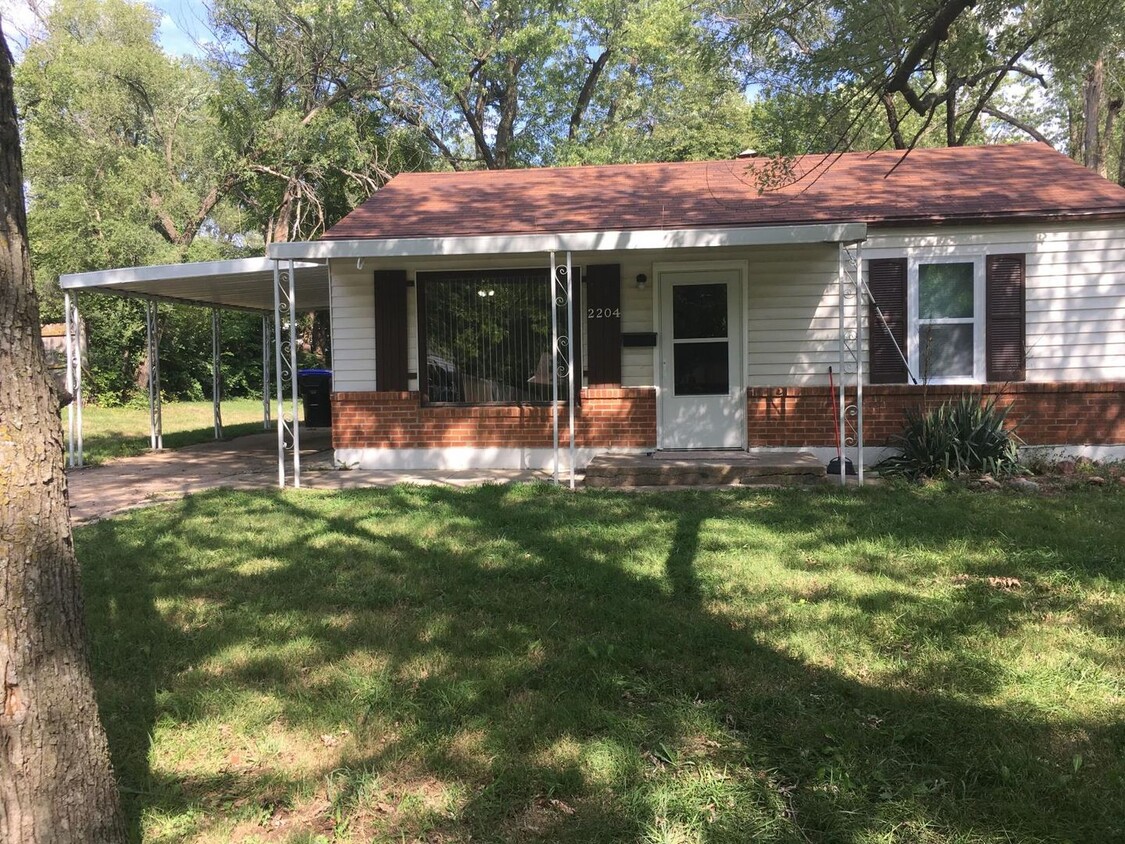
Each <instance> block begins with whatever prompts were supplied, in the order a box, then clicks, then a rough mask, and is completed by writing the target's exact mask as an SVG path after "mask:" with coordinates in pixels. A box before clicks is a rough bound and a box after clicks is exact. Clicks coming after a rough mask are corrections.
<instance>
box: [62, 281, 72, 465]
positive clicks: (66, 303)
mask: <svg viewBox="0 0 1125 844" xmlns="http://www.w3.org/2000/svg"><path fill="white" fill-rule="evenodd" d="M63 320H64V325H65V326H66V392H67V393H68V394H69V395H70V401H69V402H67V405H66V465H67V466H69V467H70V468H71V469H73V468H74V344H73V342H72V340H71V336H70V329H71V319H70V293H69V292H64V293H63Z"/></svg>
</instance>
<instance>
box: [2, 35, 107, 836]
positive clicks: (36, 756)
mask: <svg viewBox="0 0 1125 844" xmlns="http://www.w3.org/2000/svg"><path fill="white" fill-rule="evenodd" d="M11 70H12V58H11V55H10V54H9V52H8V48H7V45H6V43H5V42H4V38H3V33H2V32H0V373H2V376H0V466H2V467H3V470H2V471H0V681H2V683H3V687H2V697H0V841H3V842H5V844H71V842H73V844H79V842H83V844H84V843H85V842H96V843H97V844H102V843H103V842H104V843H105V844H111V843H112V844H116V843H117V842H123V841H124V840H125V827H124V823H123V821H122V818H121V810H120V802H119V799H118V794H117V786H116V784H115V782H114V779H113V772H112V770H111V768H110V763H109V748H108V745H107V743H106V738H105V732H104V731H103V730H102V726H101V722H100V721H99V719H98V709H97V703H96V701H95V698H94V688H93V684H92V682H91V679H90V670H89V655H88V647H87V643H86V631H85V620H84V616H83V608H82V597H81V592H80V590H79V576H78V563H77V561H76V560H75V557H74V546H73V544H72V541H71V535H70V516H69V513H68V510H67V496H66V476H65V474H64V472H63V463H62V426H61V425H60V422H59V415H58V408H59V397H58V396H57V395H56V393H55V390H54V388H53V386H52V385H51V382H50V380H49V378H48V375H47V365H46V359H45V357H44V354H43V343H42V339H41V337H40V333H39V313H38V305H37V303H36V300H35V293H34V288H33V287H32V283H31V269H30V266H29V264H28V247H27V219H26V215H25V212H24V197H23V166H22V161H21V157H20V146H19V133H18V129H17V123H16V109H15V102H14V100H13V96H12V74H11Z"/></svg>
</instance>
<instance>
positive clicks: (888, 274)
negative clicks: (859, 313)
mask: <svg viewBox="0 0 1125 844" xmlns="http://www.w3.org/2000/svg"><path fill="white" fill-rule="evenodd" d="M867 287H868V288H869V289H870V290H871V296H872V298H874V300H875V304H877V305H878V306H879V310H880V311H882V312H883V317H884V318H885V319H886V320H887V328H889V329H890V333H891V335H893V337H894V341H897V342H898V349H902V351H903V353H904V354H905V352H906V259H905V258H887V259H881V260H875V261H868V263H867ZM867 332H868V333H867V338H868V348H869V349H870V369H871V372H870V381H871V383H872V384H905V383H906V376H907V373H906V364H904V363H903V362H902V358H901V357H900V356H899V353H898V349H896V348H895V343H894V341H892V340H891V337H890V336H888V335H887V329H886V328H884V327H883V322H882V320H880V319H879V315H878V314H877V313H875V307H874V306H870V307H869V308H868V316H867Z"/></svg>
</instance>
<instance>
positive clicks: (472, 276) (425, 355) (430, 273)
mask: <svg viewBox="0 0 1125 844" xmlns="http://www.w3.org/2000/svg"><path fill="white" fill-rule="evenodd" d="M574 270H575V272H576V273H577V272H578V271H579V268H578V267H577V266H576V267H574ZM538 274H541V275H542V278H541V279H539V280H538V281H539V283H542V285H543V298H544V301H545V302H546V300H547V288H546V285H547V281H548V279H549V278H550V275H551V271H550V268H548V267H511V268H497V267H488V268H483V269H479V270H477V269H470V270H465V269H455V270H453V269H451V270H419V271H417V272H416V273H415V275H414V286H415V297H416V306H415V311H416V313H415V322H416V325H417V331H418V392H419V395H420V398H421V404H422V406H423V407H466V408H467V407H551V406H552V404H553V402H552V401H551V400H550V399H549V398H548V399H545V400H543V401H533V400H514V401H486V402H469V401H431V400H430V396H429V387H430V383H429V370H428V359H429V349H428V343H427V335H426V304H427V302H426V300H427V296H426V284H427V282H429V281H430V280H431V279H432V280H434V281H451V280H463V281H464V282H465V283H468V282H470V281H473V280H478V281H484V280H494V281H496V282H497V283H501V284H503V283H509V284H510V283H512V281H511V279H512V278H513V277H517V276H534V275H538ZM548 313H550V310H549V306H548ZM547 340H548V345H550V336H549V335H548V338H547ZM548 351H550V349H548ZM576 381H577V379H576ZM575 386H576V388H577V387H578V386H579V385H578V384H577V383H576V385H575ZM564 391H565V381H560V396H559V402H560V403H564V404H565V402H566V398H565V396H563V395H561V394H562V393H563V392H564Z"/></svg>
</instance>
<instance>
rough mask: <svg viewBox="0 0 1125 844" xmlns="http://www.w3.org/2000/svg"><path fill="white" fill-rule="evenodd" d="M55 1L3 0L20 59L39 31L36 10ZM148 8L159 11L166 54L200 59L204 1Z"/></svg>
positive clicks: (0, 5) (160, 1) (157, 0)
mask: <svg viewBox="0 0 1125 844" xmlns="http://www.w3.org/2000/svg"><path fill="white" fill-rule="evenodd" d="M51 2H52V0H0V19H2V20H3V22H4V34H5V36H7V38H8V43H9V44H10V45H11V46H12V52H13V53H14V54H15V55H16V57H17V59H18V57H19V54H20V52H22V50H21V47H22V45H23V44H24V43H25V41H26V39H27V36H28V35H29V34H32V33H34V32H35V31H36V29H37V22H36V17H35V13H34V11H33V8H38V9H39V10H40V12H41V13H44V12H46V11H47V10H49V9H50V7H51ZM146 5H149V6H152V7H153V8H155V9H157V10H158V11H159V12H160V14H161V18H160V28H159V30H158V32H157V36H158V38H159V40H160V46H161V47H163V48H164V51H165V52H166V53H169V54H170V55H176V56H191V55H198V53H199V48H198V47H197V42H199V41H205V40H206V39H207V37H208V33H207V7H206V5H205V4H204V3H203V0H153V2H149V3H147V4H146Z"/></svg>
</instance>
